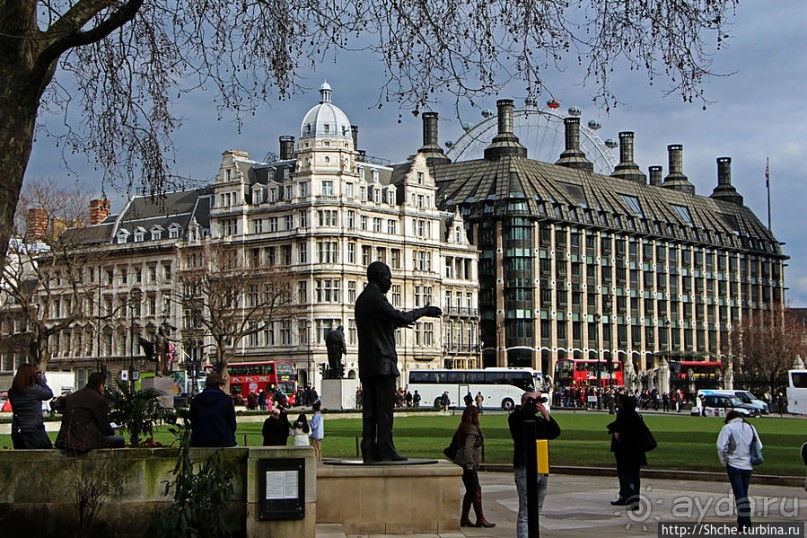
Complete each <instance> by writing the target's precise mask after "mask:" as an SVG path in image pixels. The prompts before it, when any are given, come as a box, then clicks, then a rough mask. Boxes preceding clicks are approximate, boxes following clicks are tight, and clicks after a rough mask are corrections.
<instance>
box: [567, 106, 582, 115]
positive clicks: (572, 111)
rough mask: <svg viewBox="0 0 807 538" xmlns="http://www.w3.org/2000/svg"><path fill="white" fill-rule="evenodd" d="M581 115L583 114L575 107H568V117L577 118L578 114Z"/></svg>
mask: <svg viewBox="0 0 807 538" xmlns="http://www.w3.org/2000/svg"><path fill="white" fill-rule="evenodd" d="M582 113H583V111H582V110H580V109H579V108H578V107H576V106H573V107H570V108H569V115H570V116H579V115H580V114H582Z"/></svg>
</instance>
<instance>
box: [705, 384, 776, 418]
mask: <svg viewBox="0 0 807 538" xmlns="http://www.w3.org/2000/svg"><path fill="white" fill-rule="evenodd" d="M729 411H738V412H739V413H740V414H742V415H745V416H747V417H755V416H757V415H759V414H761V411H760V410H759V409H757V408H756V407H754V406H753V405H749V404H746V403H743V401H742V400H740V398H738V397H737V395H736V394H735V391H733V390H717V389H703V390H699V391H698V393H697V394H696V395H695V403H694V405H693V406H692V410H691V411H690V413H691V414H692V415H693V416H701V417H725V416H726V414H727V413H728V412H729Z"/></svg>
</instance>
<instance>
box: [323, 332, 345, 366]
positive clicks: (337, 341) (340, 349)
mask: <svg viewBox="0 0 807 538" xmlns="http://www.w3.org/2000/svg"><path fill="white" fill-rule="evenodd" d="M325 347H326V348H327V349H328V367H329V370H328V376H327V377H328V378H329V379H341V378H342V374H343V365H342V357H343V356H344V355H346V354H347V345H345V333H344V327H342V326H341V325H340V326H338V327H337V328H335V329H334V330H332V331H330V332H329V333H328V334H327V335H326V336H325Z"/></svg>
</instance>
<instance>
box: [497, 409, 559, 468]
mask: <svg viewBox="0 0 807 538" xmlns="http://www.w3.org/2000/svg"><path fill="white" fill-rule="evenodd" d="M528 420H534V421H535V438H536V439H555V438H557V437H558V436H559V435H560V426H559V425H558V423H557V422H556V421H555V419H554V418H552V417H551V416H550V417H549V420H548V421H547V420H544V417H543V416H536V414H535V405H534V404H533V405H527V406H522V405H519V406H517V407H516V408H515V410H514V411H513V412H512V413H510V416H509V417H507V423H508V425H509V426H510V436H511V437H512V438H513V467H520V466H522V465H525V464H526V462H527V457H526V454H525V448H524V443H525V437H524V423H525V422H526V421H528Z"/></svg>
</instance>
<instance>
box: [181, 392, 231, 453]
mask: <svg viewBox="0 0 807 538" xmlns="http://www.w3.org/2000/svg"><path fill="white" fill-rule="evenodd" d="M189 418H190V421H191V446H206V447H222V446H235V445H236V442H235V428H236V424H235V405H234V404H233V399H232V398H230V397H229V396H228V395H226V394H225V393H224V391H223V390H221V389H219V388H211V387H208V388H206V389H205V390H203V391H202V393H201V394H199V395H197V396H196V397H195V398H194V399H193V400H192V401H191V409H190V417H189Z"/></svg>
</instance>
